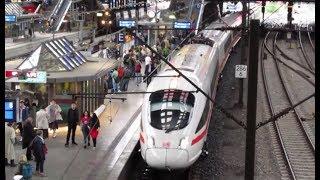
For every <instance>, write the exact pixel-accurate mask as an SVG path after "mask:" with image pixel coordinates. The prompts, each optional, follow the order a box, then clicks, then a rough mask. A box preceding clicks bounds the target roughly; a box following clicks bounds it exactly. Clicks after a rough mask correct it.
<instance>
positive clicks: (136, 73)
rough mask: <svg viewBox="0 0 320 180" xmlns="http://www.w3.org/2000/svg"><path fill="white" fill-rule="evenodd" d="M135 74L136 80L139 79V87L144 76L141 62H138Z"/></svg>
mask: <svg viewBox="0 0 320 180" xmlns="http://www.w3.org/2000/svg"><path fill="white" fill-rule="evenodd" d="M134 72H135V75H136V79H137V82H136V83H137V86H139V84H140V83H141V81H142V76H141V63H140V62H139V61H136V65H135V67H134Z"/></svg>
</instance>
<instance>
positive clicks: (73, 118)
mask: <svg viewBox="0 0 320 180" xmlns="http://www.w3.org/2000/svg"><path fill="white" fill-rule="evenodd" d="M78 122H79V111H78V109H77V106H76V103H72V104H71V108H70V109H69V110H68V134H67V139H66V144H65V147H69V140H70V133H71V131H72V135H71V140H72V144H73V145H78V144H77V143H76V141H75V135H76V130H77V125H78Z"/></svg>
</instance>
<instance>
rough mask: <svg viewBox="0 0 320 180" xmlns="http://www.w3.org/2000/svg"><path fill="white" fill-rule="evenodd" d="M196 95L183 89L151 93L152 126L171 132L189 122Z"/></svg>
mask: <svg viewBox="0 0 320 180" xmlns="http://www.w3.org/2000/svg"><path fill="white" fill-rule="evenodd" d="M194 100H195V97H194V95H193V94H192V93H190V92H185V91H181V90H171V89H170V90H161V91H156V92H154V93H152V94H151V95H150V98H149V101H150V111H151V113H150V115H151V122H150V124H151V126H152V127H154V128H156V129H159V130H165V132H166V133H169V132H171V131H174V130H179V129H183V128H184V127H186V126H187V125H188V124H189V117H190V113H191V111H192V109H193V106H194Z"/></svg>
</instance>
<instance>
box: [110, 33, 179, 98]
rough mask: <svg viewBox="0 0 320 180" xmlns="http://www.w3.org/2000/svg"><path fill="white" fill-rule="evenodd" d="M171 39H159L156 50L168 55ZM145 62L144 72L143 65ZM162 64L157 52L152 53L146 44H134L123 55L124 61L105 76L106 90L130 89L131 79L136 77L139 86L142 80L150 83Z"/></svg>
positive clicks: (164, 55) (119, 90)
mask: <svg viewBox="0 0 320 180" xmlns="http://www.w3.org/2000/svg"><path fill="white" fill-rule="evenodd" d="M172 48H173V47H171V46H170V43H169V40H167V39H166V38H164V39H163V40H161V39H159V45H158V46H155V48H154V49H155V50H156V51H157V52H158V53H159V54H160V55H162V56H163V57H167V56H168V55H169V52H170V50H171V49H172ZM143 64H144V72H143V71H142V67H143ZM159 64H160V59H159V57H158V56H156V54H155V53H152V52H151V51H150V50H149V49H148V48H147V47H145V46H144V45H137V46H135V47H134V46H132V47H131V48H130V49H129V50H128V51H125V52H124V53H123V56H122V63H121V64H120V65H119V66H118V67H117V68H115V69H113V70H111V71H110V72H109V73H108V74H107V75H106V77H105V91H106V92H108V90H110V91H111V92H112V93H113V92H121V91H127V90H128V84H129V80H130V79H131V78H135V83H136V85H137V86H139V84H140V83H142V80H145V81H144V82H146V83H147V85H149V84H150V82H151V78H152V77H153V76H154V75H156V74H157V69H156V68H157V67H158V65H159Z"/></svg>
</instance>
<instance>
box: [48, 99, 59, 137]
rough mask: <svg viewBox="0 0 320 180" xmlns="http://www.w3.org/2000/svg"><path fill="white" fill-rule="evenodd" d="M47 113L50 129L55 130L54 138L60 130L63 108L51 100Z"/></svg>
mask: <svg viewBox="0 0 320 180" xmlns="http://www.w3.org/2000/svg"><path fill="white" fill-rule="evenodd" d="M46 111H47V113H48V114H49V127H50V129H52V130H53V135H52V137H53V138H55V137H56V136H57V134H56V130H57V129H58V121H59V120H60V121H61V120H62V116H61V114H60V113H61V111H62V110H61V107H60V106H59V105H58V104H57V103H56V101H55V100H51V102H50V105H49V106H48V107H47V108H46Z"/></svg>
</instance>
